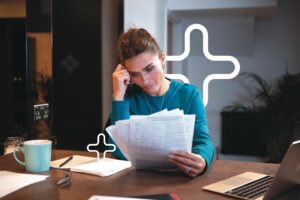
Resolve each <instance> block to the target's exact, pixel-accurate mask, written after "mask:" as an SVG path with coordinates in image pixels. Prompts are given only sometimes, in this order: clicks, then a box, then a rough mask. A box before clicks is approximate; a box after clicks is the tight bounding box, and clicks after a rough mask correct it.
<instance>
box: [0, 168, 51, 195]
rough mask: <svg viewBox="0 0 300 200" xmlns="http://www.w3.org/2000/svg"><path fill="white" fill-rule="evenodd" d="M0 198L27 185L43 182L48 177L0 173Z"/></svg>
mask: <svg viewBox="0 0 300 200" xmlns="http://www.w3.org/2000/svg"><path fill="white" fill-rule="evenodd" d="M0 177H1V178H0V185H1V187H0V198H2V197H4V196H6V195H8V194H10V193H12V192H15V191H17V190H19V189H21V188H23V187H26V186H27V185H31V184H33V183H37V182H40V181H43V180H45V179H46V178H47V177H48V175H36V174H20V173H14V172H9V171H0Z"/></svg>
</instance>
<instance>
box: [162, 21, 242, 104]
mask: <svg viewBox="0 0 300 200" xmlns="http://www.w3.org/2000/svg"><path fill="white" fill-rule="evenodd" d="M196 29H198V30H200V31H201V32H202V35H203V53H204V55H205V57H206V58H208V59H209V60H211V61H229V62H232V63H233V65H234V70H233V72H232V73H230V74H210V75H209V76H207V77H206V78H205V79H204V82H203V103H204V106H205V107H206V106H207V103H208V84H209V82H210V81H212V80H214V79H233V78H234V77H236V76H237V75H238V73H239V71H240V63H239V61H238V60H237V59H236V58H235V57H233V56H224V55H222V56H220V55H218V56H217V55H212V54H210V53H209V51H208V32H207V30H206V28H205V27H204V26H203V25H201V24H192V25H190V26H189V27H188V28H187V29H186V30H185V33H184V52H183V53H182V54H181V55H179V56H166V61H182V60H184V59H185V58H186V57H187V56H188V55H189V53H190V36H191V32H192V31H193V30H196Z"/></svg>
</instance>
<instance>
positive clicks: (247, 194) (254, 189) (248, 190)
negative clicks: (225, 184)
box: [226, 176, 274, 199]
mask: <svg viewBox="0 0 300 200" xmlns="http://www.w3.org/2000/svg"><path fill="white" fill-rule="evenodd" d="M273 178H274V177H272V176H265V177H263V178H260V179H257V180H255V181H253V182H251V183H247V184H245V185H242V186H240V187H237V188H235V189H233V190H230V191H227V192H226V194H230V195H233V196H237V197H242V198H243V199H255V198H257V197H259V196H262V195H264V194H265V193H266V192H267V190H268V187H269V186H270V184H271V182H272V180H273Z"/></svg>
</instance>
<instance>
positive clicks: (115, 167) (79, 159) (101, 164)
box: [50, 155, 131, 177]
mask: <svg viewBox="0 0 300 200" xmlns="http://www.w3.org/2000/svg"><path fill="white" fill-rule="evenodd" d="M68 158H69V157H66V158H62V159H59V160H55V161H52V162H51V164H50V166H51V167H53V168H57V169H69V170H71V171H74V172H82V173H87V174H93V175H98V176H103V177H104V176H110V175H112V174H115V173H117V172H119V171H122V170H124V169H127V168H129V167H131V163H130V162H129V161H124V160H117V159H112V158H105V159H100V160H98V159H97V158H93V157H87V156H79V155H74V156H72V159H71V160H70V161H69V162H68V163H67V164H65V165H64V166H61V167H60V165H61V163H64V161H65V160H67V159H68Z"/></svg>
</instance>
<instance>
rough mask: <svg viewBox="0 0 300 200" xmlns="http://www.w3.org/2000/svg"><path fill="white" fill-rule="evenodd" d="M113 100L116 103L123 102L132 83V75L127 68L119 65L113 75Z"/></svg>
mask: <svg viewBox="0 0 300 200" xmlns="http://www.w3.org/2000/svg"><path fill="white" fill-rule="evenodd" d="M112 81H113V98H114V100H116V101H122V100H123V99H124V95H125V92H126V88H127V85H128V84H129V83H130V75H129V73H128V71H127V70H126V68H125V67H124V66H123V65H121V64H118V66H117V67H116V69H115V71H114V72H113V74H112Z"/></svg>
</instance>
